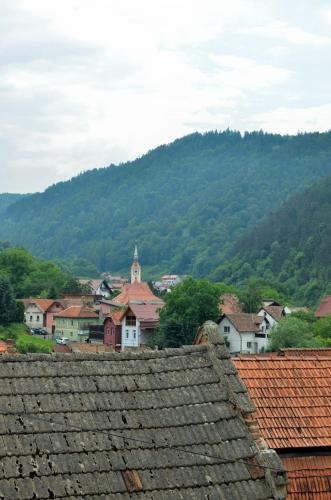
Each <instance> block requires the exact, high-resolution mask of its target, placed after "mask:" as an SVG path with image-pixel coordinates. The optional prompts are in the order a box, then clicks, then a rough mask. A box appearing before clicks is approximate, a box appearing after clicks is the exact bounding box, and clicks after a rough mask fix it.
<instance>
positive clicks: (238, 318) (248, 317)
mask: <svg viewBox="0 0 331 500" xmlns="http://www.w3.org/2000/svg"><path fill="white" fill-rule="evenodd" d="M224 316H225V317H227V318H228V320H229V321H230V322H231V323H232V324H233V326H234V327H235V328H236V330H237V331H238V332H258V331H259V325H260V324H261V323H262V321H263V318H262V317H261V316H258V315H257V314H250V313H234V314H223V316H222V318H223V317H224Z"/></svg>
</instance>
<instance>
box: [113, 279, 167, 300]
mask: <svg viewBox="0 0 331 500" xmlns="http://www.w3.org/2000/svg"><path fill="white" fill-rule="evenodd" d="M132 301H141V302H159V303H163V301H162V300H161V299H160V298H159V297H156V295H154V294H153V292H152V290H151V289H150V288H149V286H148V283H145V282H142V283H137V282H134V283H126V284H125V285H124V287H123V291H122V292H121V293H120V294H119V295H117V297H115V298H114V299H113V302H117V303H119V304H128V303H129V302H132Z"/></svg>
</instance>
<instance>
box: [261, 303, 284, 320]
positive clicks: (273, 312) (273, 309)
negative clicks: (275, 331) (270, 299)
mask: <svg viewBox="0 0 331 500" xmlns="http://www.w3.org/2000/svg"><path fill="white" fill-rule="evenodd" d="M262 309H264V310H265V311H266V312H267V313H268V314H270V316H272V317H273V318H274V319H275V320H276V321H279V320H280V319H282V318H283V317H284V314H283V311H284V307H283V306H266V307H263V308H262Z"/></svg>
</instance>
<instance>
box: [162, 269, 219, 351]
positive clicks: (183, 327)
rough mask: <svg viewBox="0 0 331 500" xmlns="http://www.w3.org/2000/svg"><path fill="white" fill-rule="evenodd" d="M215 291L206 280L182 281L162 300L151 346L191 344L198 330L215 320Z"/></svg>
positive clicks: (216, 300)
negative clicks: (205, 323)
mask: <svg viewBox="0 0 331 500" xmlns="http://www.w3.org/2000/svg"><path fill="white" fill-rule="evenodd" d="M219 295H220V292H219V287H218V286H217V285H215V284H213V283H210V282H209V281H207V280H196V279H193V278H186V279H185V280H184V281H183V283H181V284H179V285H177V286H175V287H174V288H173V289H172V290H171V292H170V293H168V294H167V295H166V296H165V306H164V307H163V309H161V311H160V324H159V328H158V330H157V332H156V335H155V336H154V338H153V343H154V345H155V344H157V345H159V346H160V347H178V346H181V345H183V344H191V343H192V341H193V339H194V336H195V334H196V332H197V329H198V328H199V326H201V325H202V324H203V323H204V322H205V321H207V320H214V321H215V320H216V319H217V318H218V316H219V309H218V305H219Z"/></svg>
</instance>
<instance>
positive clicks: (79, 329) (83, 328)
mask: <svg viewBox="0 0 331 500" xmlns="http://www.w3.org/2000/svg"><path fill="white" fill-rule="evenodd" d="M54 319H55V336H56V337H67V338H68V339H69V340H73V341H82V340H86V339H87V338H88V336H89V325H99V324H101V323H100V321H99V315H98V314H97V313H96V312H95V310H94V309H92V307H87V306H71V307H68V308H67V309H65V310H64V311H61V312H60V313H58V314H56V315H55V316H54Z"/></svg>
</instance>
